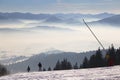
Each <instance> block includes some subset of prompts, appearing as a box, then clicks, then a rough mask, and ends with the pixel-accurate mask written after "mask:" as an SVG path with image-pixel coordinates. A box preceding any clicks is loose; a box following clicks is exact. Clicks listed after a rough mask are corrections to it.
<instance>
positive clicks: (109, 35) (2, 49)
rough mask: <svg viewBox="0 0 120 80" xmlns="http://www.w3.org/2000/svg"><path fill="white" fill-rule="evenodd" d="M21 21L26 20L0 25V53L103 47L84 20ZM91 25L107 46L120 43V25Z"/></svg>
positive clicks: (4, 54)
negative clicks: (70, 21)
mask: <svg viewBox="0 0 120 80" xmlns="http://www.w3.org/2000/svg"><path fill="white" fill-rule="evenodd" d="M21 22H24V23H20V24H11V25H10V24H6V25H5V24H4V25H3V24H2V25H0V55H2V56H3V57H5V56H6V55H7V56H13V55H26V56H30V55H33V54H38V53H40V52H43V51H46V50H51V49H58V50H63V51H72V52H83V51H89V50H96V49H98V47H100V45H99V44H98V42H97V41H96V40H95V38H94V37H93V36H92V34H91V33H90V31H89V30H88V28H87V27H86V26H85V25H84V24H83V23H81V24H80V25H72V24H52V23H40V22H41V21H29V20H22V21H21ZM90 26H91V28H92V30H93V31H94V32H95V33H96V35H97V36H98V38H99V39H100V41H101V42H102V43H103V45H104V46H105V48H108V47H109V46H110V45H111V44H114V46H115V47H116V48H118V47H119V46H120V38H119V34H120V28H118V27H115V26H106V25H102V26H100V25H99V26H96V25H90Z"/></svg>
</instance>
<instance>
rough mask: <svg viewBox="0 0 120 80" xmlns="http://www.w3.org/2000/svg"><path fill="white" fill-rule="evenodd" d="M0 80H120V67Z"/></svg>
mask: <svg viewBox="0 0 120 80" xmlns="http://www.w3.org/2000/svg"><path fill="white" fill-rule="evenodd" d="M0 80H120V66H113V67H103V68H92V69H80V70H64V71H45V72H31V73H17V74H12V75H8V76H4V77H0Z"/></svg>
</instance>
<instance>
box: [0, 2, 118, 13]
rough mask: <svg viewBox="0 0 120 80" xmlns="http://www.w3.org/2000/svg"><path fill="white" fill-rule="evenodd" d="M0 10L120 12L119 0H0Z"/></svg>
mask: <svg viewBox="0 0 120 80" xmlns="http://www.w3.org/2000/svg"><path fill="white" fill-rule="evenodd" d="M0 12H32V13H86V14H88V13H102V12H109V13H117V14H118V13H120V0H0Z"/></svg>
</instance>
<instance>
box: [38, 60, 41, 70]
mask: <svg viewBox="0 0 120 80" xmlns="http://www.w3.org/2000/svg"><path fill="white" fill-rule="evenodd" d="M38 67H39V71H41V68H42V64H41V63H40V62H39V64H38Z"/></svg>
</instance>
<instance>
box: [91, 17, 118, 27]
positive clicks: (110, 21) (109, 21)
mask: <svg viewBox="0 0 120 80" xmlns="http://www.w3.org/2000/svg"><path fill="white" fill-rule="evenodd" d="M92 23H93V24H95V23H99V24H103V25H104V24H107V25H111V26H120V15H115V16H112V17H108V18H104V19H101V20H98V21H95V22H92Z"/></svg>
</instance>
